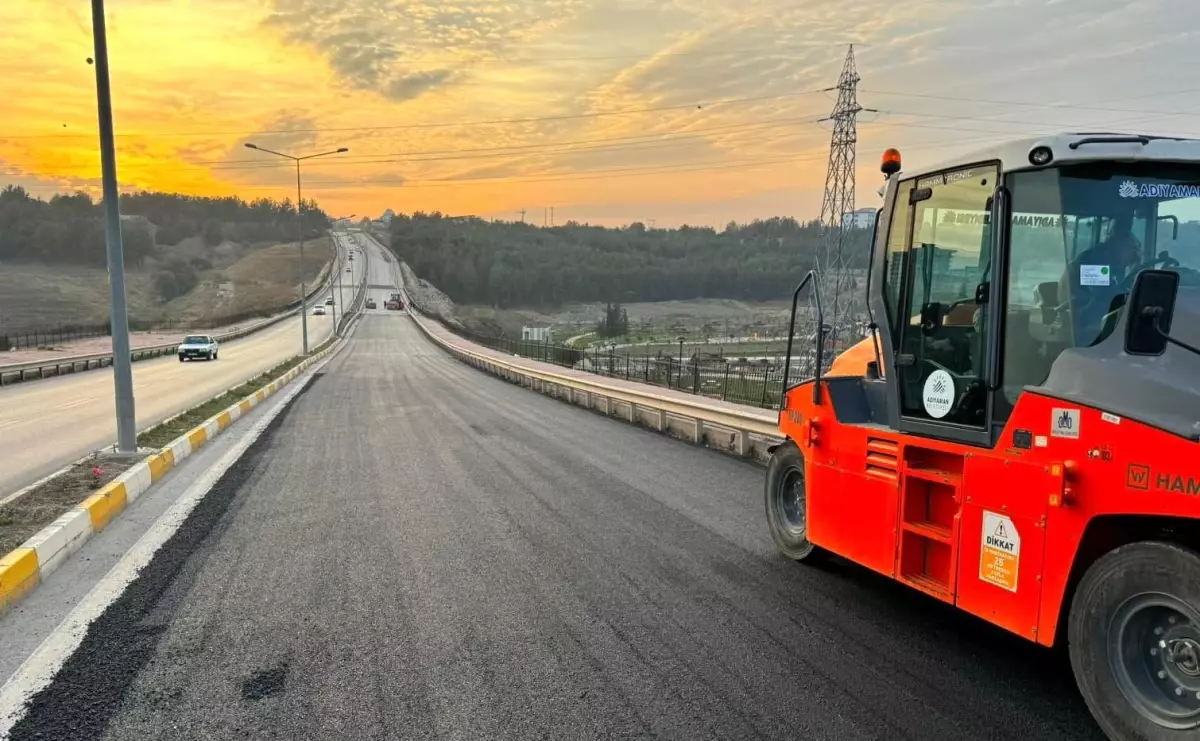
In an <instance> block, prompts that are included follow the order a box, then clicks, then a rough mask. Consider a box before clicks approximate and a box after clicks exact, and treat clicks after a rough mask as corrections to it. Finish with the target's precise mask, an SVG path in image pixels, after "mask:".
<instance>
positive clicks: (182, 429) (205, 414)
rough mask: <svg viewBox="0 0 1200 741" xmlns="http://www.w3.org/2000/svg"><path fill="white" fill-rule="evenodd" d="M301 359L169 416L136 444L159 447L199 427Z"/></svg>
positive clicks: (281, 364) (297, 363) (143, 434)
mask: <svg viewBox="0 0 1200 741" xmlns="http://www.w3.org/2000/svg"><path fill="white" fill-rule="evenodd" d="M328 344H329V342H326V343H324V344H323V345H321V346H320V347H318V348H317V349H316V350H314V351H313V352H314V353H318V352H320V351H321V350H323V349H325V347H326V346H327V345H328ZM302 362H304V357H303V356H300V355H297V356H296V357H294V358H292V359H290V360H285V361H284V362H282V363H280V364H279V365H277V366H275V367H274V368H272V369H271V370H269V371H267V372H265V373H262V374H261V375H258V376H255V377H254V378H251V379H250V380H249V381H246V382H245V383H243V384H242V385H240V386H237V387H235V388H232V389H230V390H228V391H226V392H225V393H223V394H221V395H220V396H218V397H216V398H215V399H209V400H208V401H206V402H204V403H203V404H200V405H199V406H194V407H192V408H191V409H189V410H187V411H186V412H183V413H182V414H179V415H177V416H175V417H172V418H171V419H168V420H167V421H166V422H163V423H162V424H159V425H155V426H154V427H151V428H150V429H148V430H146V431H145V432H142V433H140V434H139V435H138V447H139V448H161V447H164V446H166V445H169V444H170V443H172V442H174V440H175V439H176V438H178V437H179V436H181V435H185V434H187V433H188V432H190V431H192V430H193V429H195V428H196V427H199V426H200V425H202V424H204V423H205V422H207V421H208V420H209V419H211V418H212V417H214V416H215V415H217V414H220V413H221V412H223V411H225V410H226V409H228V408H229V407H231V406H233V405H234V404H237V403H238V402H240V401H241V400H242V399H245V398H246V397H247V396H250V395H252V394H254V393H255V392H256V391H258V390H259V389H261V388H262V387H263V386H266V385H267V384H269V383H270V382H271V381H274V380H275V379H276V378H279V377H280V376H282V375H283V374H284V373H287V372H288V371H290V370H291V369H292V368H295V367H296V366H297V365H300V363H302Z"/></svg>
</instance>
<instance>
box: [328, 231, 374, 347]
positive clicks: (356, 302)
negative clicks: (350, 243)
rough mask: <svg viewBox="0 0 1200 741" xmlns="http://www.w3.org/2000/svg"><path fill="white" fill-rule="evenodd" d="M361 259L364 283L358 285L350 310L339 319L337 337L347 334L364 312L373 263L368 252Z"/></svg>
mask: <svg viewBox="0 0 1200 741" xmlns="http://www.w3.org/2000/svg"><path fill="white" fill-rule="evenodd" d="M361 259H362V265H363V279H362V283H359V284H358V290H357V291H356V292H355V293H354V297H353V298H351V299H350V306H349V308H348V310H343V312H342V315H341V316H340V317H339V318H338V326H337V330H336V331H335V333H334V334H335V335H336V336H341V335H343V334H345V332H346V329H347V328H349V326H350V322H352V321H354V319H355V317H357V316H358V315H359V313H361V312H362V307H363V304H364V303H366V300H367V284H368V283H369V282H370V277H371V262H370V258H368V257H367V252H366V250H363V251H362V258H361Z"/></svg>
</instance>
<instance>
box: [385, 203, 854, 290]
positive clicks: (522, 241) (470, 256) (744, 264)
mask: <svg viewBox="0 0 1200 741" xmlns="http://www.w3.org/2000/svg"><path fill="white" fill-rule="evenodd" d="M818 235H819V227H818V225H816V224H813V223H808V224H801V223H799V222H797V221H796V220H795V219H791V218H778V217H777V218H771V219H767V220H756V221H753V222H750V223H748V224H735V223H730V224H729V225H728V226H726V227H725V229H723V230H721V231H717V230H715V229H712V228H709V227H688V226H684V227H680V228H678V229H648V228H646V226H645V225H644V224H641V223H634V224H630V225H629V226H627V227H623V228H615V229H610V228H606V227H599V226H588V225H582V224H576V223H572V222H568V223H567V224H566V225H564V226H560V227H553V228H539V227H535V226H532V225H529V224H522V223H519V222H489V221H484V220H482V219H478V218H474V217H454V218H452V217H446V216H443V215H441V214H438V213H433V214H423V213H415V214H412V215H411V216H409V215H397V216H396V217H395V218H393V219H392V223H391V240H392V249H393V250H394V251H395V252H396V254H397V255H398V256H399V257H400V258H401V259H403V260H405V261H407V262H408V264H409V265H410V266H412V268H413V270H414V271H416V273H417V275H419V276H420V277H422V278H424V279H426V280H428V281H430V282H431V283H433V284H434V285H436V286H438V287H439V288H441V289H442V290H443V291H445V292H446V293H447V294H448V295H449V296H450V297H451V298H452V299H454V300H455V301H456V302H459V303H475V304H492V305H497V306H505V307H508V306H554V305H559V304H564V303H571V302H591V301H600V302H604V301H622V302H631V301H669V300H675V299H690V298H734V299H744V300H769V299H778V298H785V297H787V296H790V294H791V291H792V289H793V288H794V287H795V286H796V284H797V283H798V282H799V281H800V279H801V278H802V277H803V276H804V273H805V271H807V270H809V269H810V268H812V267H813V264H814V259H815V255H816V250H817V243H818ZM870 236H871V233H870V231H868V230H849V231H847V232H846V236H845V240H846V241H845V247H844V255H845V259H846V260H847V262H848V263H850V265H851V267H863V268H865V266H866V257H867V246H868V243H869V241H870Z"/></svg>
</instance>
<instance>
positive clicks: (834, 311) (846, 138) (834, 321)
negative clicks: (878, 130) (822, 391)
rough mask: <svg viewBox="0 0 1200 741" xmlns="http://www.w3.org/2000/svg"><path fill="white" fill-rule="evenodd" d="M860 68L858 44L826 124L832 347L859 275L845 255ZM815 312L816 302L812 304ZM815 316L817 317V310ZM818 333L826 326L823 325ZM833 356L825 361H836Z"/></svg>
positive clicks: (825, 278)
mask: <svg viewBox="0 0 1200 741" xmlns="http://www.w3.org/2000/svg"><path fill="white" fill-rule="evenodd" d="M860 80H861V78H860V77H859V76H858V69H857V67H856V66H855V63H854V45H853V44H851V46H850V49H849V50H848V51H847V52H846V61H845V62H844V63H843V65H842V74H841V76H840V77H838V83H837V86H836V87H835V88H833V89H834V90H837V93H838V97H837V103H836V104H835V105H834V108H833V112H832V113H830V114H829V116H828V117H827V118H824V119H822V121H831V122H832V123H833V133H832V135H831V137H830V142H829V165H828V168H827V169H826V173H825V194H824V197H823V198H822V200H821V239H820V244H819V245H818V248H817V269H818V271H819V275H820V277H821V294H822V299H823V301H824V307H823V308H824V313H825V325H826V327H828V328H829V332H828V334H827V335H826V336H825V337H824V341H826V342H828V343H829V344H828V346H827V347H828V349H830V350H833V349H835V348H836V346H837V341H838V339H839V337H840V336H842V335H843V334H844V333H846V332H847V331H848V330H849V327H850V325H851V323H852V320H853V316H852V315H853V307H854V304H855V301H854V289H855V287H856V282H855V280H854V276H853V275H852V274H851V272H850V270H849V269H848V268H847V266H846V260H845V256H844V255H843V253H842V249H843V241H844V237H845V230H846V219H848V218H853V213H854V159H855V150H856V147H857V143H858V114H859V113H861V112H863V111H864V110H871V109H864V108H863V107H862V106H860V105H859V104H858V83H859V81H860ZM810 303H812V305H813V306H814V308H815V302H810ZM813 316H814V317H815V316H816V314H815V312H814V314H813ZM817 331H818V332H821V331H823V328H821V327H818V328H817ZM834 354H835V353H834V352H827V353H826V354H825V358H826V359H827V361H828V362H832V360H833V356H834Z"/></svg>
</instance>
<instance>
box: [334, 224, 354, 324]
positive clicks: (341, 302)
mask: <svg viewBox="0 0 1200 741" xmlns="http://www.w3.org/2000/svg"><path fill="white" fill-rule="evenodd" d="M346 218H347V219H353V218H354V214H350V215H349V216H347V217H346ZM342 235H343V236H349V235H350V230H349V229H345V230H344V231H343V232H342ZM343 275H345V273H343V272H340V271H339V272H338V304H339V305H341V307H342V316H343V317H344V316H346V300H345V298H344V297H343V296H342V276H343ZM351 275H354V274H353V273H351ZM335 326H336V325H335Z"/></svg>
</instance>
